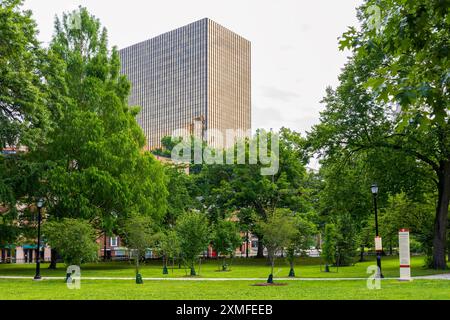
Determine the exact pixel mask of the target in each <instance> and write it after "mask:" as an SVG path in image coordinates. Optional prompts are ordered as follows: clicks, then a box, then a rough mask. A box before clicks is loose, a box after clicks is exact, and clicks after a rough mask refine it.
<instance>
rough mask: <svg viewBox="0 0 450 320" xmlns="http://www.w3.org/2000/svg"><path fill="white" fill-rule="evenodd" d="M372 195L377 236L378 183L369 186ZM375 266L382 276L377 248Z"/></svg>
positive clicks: (379, 252) (381, 276) (379, 251)
mask: <svg viewBox="0 0 450 320" xmlns="http://www.w3.org/2000/svg"><path fill="white" fill-rule="evenodd" d="M370 189H371V191H372V195H373V206H374V210H375V233H376V236H377V238H378V237H379V236H380V234H379V232H378V208H377V196H378V185H376V184H373V185H372V186H371V187H370ZM377 266H378V270H379V272H380V274H379V277H380V278H384V276H383V273H382V272H381V250H377Z"/></svg>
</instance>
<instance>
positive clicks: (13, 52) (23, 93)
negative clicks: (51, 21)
mask: <svg viewBox="0 0 450 320" xmlns="http://www.w3.org/2000/svg"><path fill="white" fill-rule="evenodd" d="M22 4H23V1H20V0H4V1H0V33H1V36H0V215H1V217H0V228H1V229H2V231H1V232H0V241H8V242H9V243H12V242H14V241H15V240H16V236H18V235H19V229H20V228H19V226H18V225H17V223H16V222H17V220H18V219H19V212H18V210H17V209H18V208H23V207H25V205H26V204H27V203H29V202H30V199H31V202H32V201H33V199H32V195H30V193H29V191H30V189H32V186H33V185H35V182H36V181H35V177H36V175H35V171H36V170H37V169H38V167H39V165H38V164H36V163H35V162H34V161H33V160H32V159H30V157H29V156H28V155H27V154H26V152H24V151H27V150H35V149H36V146H37V145H38V144H39V143H41V142H44V141H47V139H49V137H50V133H51V131H52V129H51V125H52V123H51V120H50V112H49V110H48V108H47V105H48V104H49V92H48V87H47V85H46V82H45V81H44V80H43V79H44V78H45V67H44V65H45V52H44V50H43V49H42V48H41V47H40V44H39V41H38V40H37V32H38V31H37V29H36V23H35V21H34V20H33V19H32V16H31V12H30V11H24V10H23V9H22ZM5 147H10V148H15V149H16V151H17V153H16V154H4V153H3V149H4V148H5ZM18 204H19V205H18Z"/></svg>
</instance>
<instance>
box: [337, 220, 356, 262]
mask: <svg viewBox="0 0 450 320" xmlns="http://www.w3.org/2000/svg"><path fill="white" fill-rule="evenodd" d="M336 234H337V237H336V251H337V252H336V253H337V258H338V259H337V260H336V265H337V266H350V265H353V264H354V259H355V257H356V249H357V247H358V242H357V241H358V237H357V236H358V231H357V227H356V226H355V224H354V223H353V220H352V217H351V216H350V215H349V214H342V215H339V216H338V217H337V221H336Z"/></svg>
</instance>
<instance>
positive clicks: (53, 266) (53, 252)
mask: <svg viewBox="0 0 450 320" xmlns="http://www.w3.org/2000/svg"><path fill="white" fill-rule="evenodd" d="M57 259H58V252H56V250H55V249H51V250H50V265H49V266H48V268H49V269H50V270H56V261H57Z"/></svg>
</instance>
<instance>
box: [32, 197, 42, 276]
mask: <svg viewBox="0 0 450 320" xmlns="http://www.w3.org/2000/svg"><path fill="white" fill-rule="evenodd" d="M36 206H37V208H38V241H37V255H36V275H35V276H34V280H41V220H42V216H41V210H42V207H43V206H44V200H43V199H42V198H41V199H39V200H38V202H37V203H36Z"/></svg>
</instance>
